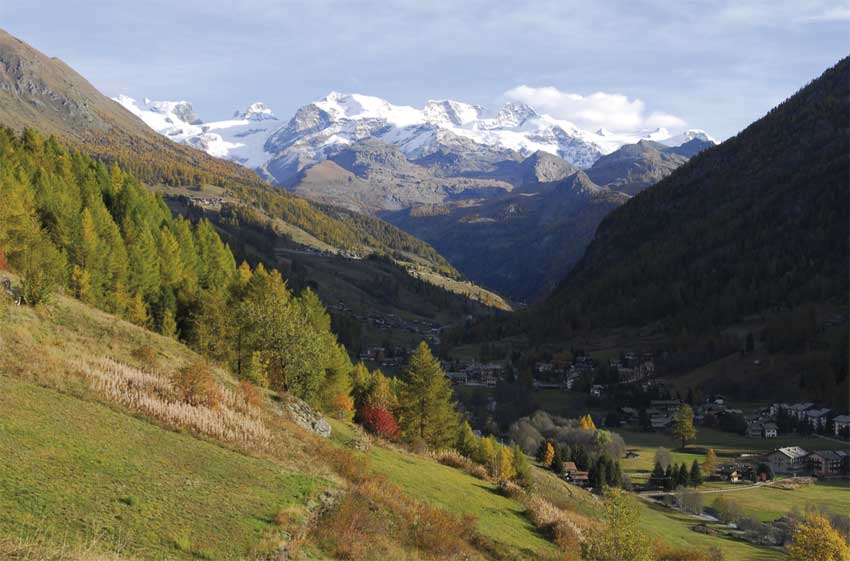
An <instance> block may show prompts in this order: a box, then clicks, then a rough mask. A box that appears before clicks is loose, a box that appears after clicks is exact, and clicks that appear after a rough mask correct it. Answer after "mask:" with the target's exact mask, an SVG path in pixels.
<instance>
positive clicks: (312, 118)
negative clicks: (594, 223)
mask: <svg viewBox="0 0 850 561" xmlns="http://www.w3.org/2000/svg"><path fill="white" fill-rule="evenodd" d="M116 99H117V100H118V101H119V103H122V105H124V106H125V107H126V108H127V109H128V110H130V111H131V112H133V113H134V114H136V115H137V116H139V117H140V118H141V119H142V120H144V121H145V122H146V123H148V124H149V126H151V127H152V128H154V129H155V130H158V131H159V132H161V133H162V134H167V135H168V136H169V137H171V138H173V139H174V140H176V141H178V142H183V143H187V144H191V145H199V146H201V145H206V146H207V147H208V148H207V149H208V150H209V151H211V153H213V152H215V153H216V155H217V156H219V157H225V158H229V159H232V160H234V161H238V162H240V163H243V164H244V165H247V166H249V167H252V168H255V169H258V170H260V171H261V173H265V174H266V176H267V177H269V178H270V179H272V180H273V181H274V182H276V183H285V182H286V181H287V180H288V179H289V178H290V177H291V176H292V175H294V174H295V173H297V172H298V171H300V169H302V168H303V167H304V166H305V165H309V164H311V163H316V162H318V161H321V160H323V159H327V158H329V157H331V156H332V155H333V154H334V153H335V152H336V151H337V150H339V149H341V148H343V147H344V146H346V145H350V144H352V143H355V142H358V141H361V140H364V139H366V138H378V139H381V140H382V141H384V142H386V143H388V144H392V145H395V146H398V147H399V148H400V149H401V151H402V152H403V153H404V154H405V156H406V157H408V158H409V159H413V160H416V159H420V158H424V157H427V156H428V155H430V154H433V153H435V152H438V151H440V150H447V151H461V152H462V151H467V152H468V151H470V150H471V151H476V152H479V153H490V154H491V155H493V156H496V157H500V158H502V159H505V157H509V155H510V154H511V153H517V154H519V155H520V156H522V157H527V156H529V155H531V154H533V153H535V152H537V151H543V152H549V153H551V154H554V155H557V156H559V157H562V158H564V159H565V160H567V161H568V162H570V163H572V164H574V165H578V166H579V167H589V166H590V165H592V164H593V162H595V161H596V159H598V158H599V157H600V156H602V155H604V154H609V153H611V152H613V151H614V150H616V149H617V148H619V147H620V146H622V145H623V144H629V143H633V142H637V141H638V140H641V139H649V140H656V141H665V142H668V143H670V145H671V146H678V145H680V144H683V143H685V142H687V141H689V140H692V139H693V138H700V139H702V140H704V141H707V142H712V143H713V142H714V140H713V139H712V138H711V137H710V136H709V135H708V134H707V133H705V132H704V131H701V130H699V129H690V130H688V131H686V132H683V133H681V134H678V135H673V134H671V133H670V132H668V131H667V130H666V129H656V130H654V131H643V132H638V133H611V132H609V131H601V130H600V131H597V132H589V131H585V130H582V129H580V128H579V127H577V126H576V125H574V124H573V123H571V122H569V121H565V120H561V119H556V118H554V117H551V116H549V115H546V114H541V113H539V112H537V111H536V110H534V109H533V108H532V107H530V106H528V105H525V104H521V103H517V102H507V103H505V104H504V105H503V106H502V107H500V108H499V109H498V110H495V111H490V110H487V109H486V108H484V107H481V106H478V105H473V104H469V103H464V102H461V101H455V100H429V101H428V102H426V104H425V106H424V107H422V108H414V107H411V106H400V105H393V104H392V103H390V102H389V101H387V100H385V99H382V98H379V97H374V96H367V95H362V94H349V93H340V92H331V93H329V94H328V95H327V96H325V97H324V98H322V99H320V100H317V101H314V102H311V103H309V104H307V105H304V106H302V107H300V108H299V109H298V110H296V111H295V113H294V114H293V116H292V117H291V118H290V119H289V120H288V121H286V122H284V121H277V123H275V124H276V125H277V126H276V127H273V128H274V130H270V128H269V127H265V128H258V129H257V130H256V131H255V133H256V134H252V135H251V138H247V137H246V138H243V141H238V142H237V141H236V138H235V135H236V134H239V133H242V132H245V131H244V130H242V129H241V128H240V127H241V126H242V124H240V123H233V122H232V121H219V122H210V123H204V124H196V125H193V124H191V123H187V122H182V121H181V122H180V123H171V124H170V126H163V125H162V123H161V122H160V119H159V115H157V114H156V113H157V110H156V108H154V110H153V111H152V110H151V105H150V103H146V104H139V103H137V102H136V101H135V100H133V99H132V98H129V97H127V96H118V98H116ZM266 110H267V112H268V113H267V114H268V115H269V117H270V119H271V118H273V114H272V113H271V110H269V109H268V108H266ZM230 128H234V131H228V130H227V129H230ZM237 145H240V146H237ZM261 145H262V151H261V150H260V146H261Z"/></svg>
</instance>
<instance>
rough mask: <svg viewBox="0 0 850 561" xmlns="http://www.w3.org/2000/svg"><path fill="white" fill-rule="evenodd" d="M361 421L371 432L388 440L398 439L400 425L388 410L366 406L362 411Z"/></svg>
mask: <svg viewBox="0 0 850 561" xmlns="http://www.w3.org/2000/svg"><path fill="white" fill-rule="evenodd" d="M360 419H361V421H362V423H363V426H364V427H365V428H366V430H368V431H369V432H371V433H374V434H377V435H378V436H380V437H383V438H386V439H388V440H395V439H397V438H398V423H397V422H396V420H395V417H394V416H393V414H392V413H390V412H389V411H387V410H386V409H383V408H381V407H369V406H368V405H367V406H364V407H363V408H362V409H361V410H360Z"/></svg>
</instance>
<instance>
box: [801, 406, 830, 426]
mask: <svg viewBox="0 0 850 561" xmlns="http://www.w3.org/2000/svg"><path fill="white" fill-rule="evenodd" d="M830 413H832V411H831V410H830V409H809V410H807V411H806V413H805V417H804V418H805V419H806V421H807V422H808V423H809V425H811V427H812V428H813V429H815V430H817V429H822V428H825V427H826V422H827V420H828V419H829V414H830Z"/></svg>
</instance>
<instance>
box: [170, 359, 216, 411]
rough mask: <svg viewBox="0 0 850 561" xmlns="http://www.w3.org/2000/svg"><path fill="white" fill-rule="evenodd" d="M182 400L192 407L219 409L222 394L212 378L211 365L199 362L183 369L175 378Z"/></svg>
mask: <svg viewBox="0 0 850 561" xmlns="http://www.w3.org/2000/svg"><path fill="white" fill-rule="evenodd" d="M174 384H175V386H176V387H177V391H178V392H179V394H180V399H181V400H183V401H185V402H186V403H188V404H190V405H206V406H207V407H213V408H215V407H218V404H219V402H220V401H221V392H220V391H219V389H218V384H216V382H215V379H214V378H213V376H212V372H211V370H210V365H209V363H207V362H206V361H203V360H198V361H195V362H193V363H191V364H189V365H187V366H184V367H183V368H181V369H180V370H179V371H178V372H177V374H176V375H175V377H174Z"/></svg>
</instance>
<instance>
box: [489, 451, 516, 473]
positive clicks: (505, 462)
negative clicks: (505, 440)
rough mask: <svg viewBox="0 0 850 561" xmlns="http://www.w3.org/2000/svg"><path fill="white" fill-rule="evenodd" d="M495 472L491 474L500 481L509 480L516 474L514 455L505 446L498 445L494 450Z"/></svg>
mask: <svg viewBox="0 0 850 561" xmlns="http://www.w3.org/2000/svg"><path fill="white" fill-rule="evenodd" d="M494 471H495V473H493V476H494V477H495V478H496V479H499V480H500V481H510V480H511V479H513V478H514V477H515V476H516V470H515V469H514V455H513V452H511V449H510V448H508V447H507V446H499V450H498V452H496V463H495V470H494Z"/></svg>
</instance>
